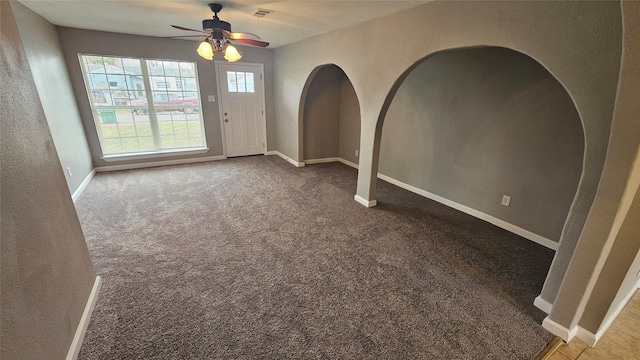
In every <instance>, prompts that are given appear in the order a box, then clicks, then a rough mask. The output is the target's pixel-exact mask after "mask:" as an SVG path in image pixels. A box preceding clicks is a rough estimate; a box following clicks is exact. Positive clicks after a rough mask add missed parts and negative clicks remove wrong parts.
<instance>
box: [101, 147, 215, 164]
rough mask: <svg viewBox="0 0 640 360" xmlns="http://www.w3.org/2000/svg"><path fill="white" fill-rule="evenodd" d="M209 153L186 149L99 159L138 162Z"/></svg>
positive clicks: (119, 155) (108, 156)
mask: <svg viewBox="0 0 640 360" xmlns="http://www.w3.org/2000/svg"><path fill="white" fill-rule="evenodd" d="M208 151H209V148H186V149H177V150H162V151H153V152H143V153H129V154H116V155H105V156H103V157H101V159H102V160H104V161H109V162H110V161H124V160H138V159H140V160H141V159H153V158H163V157H167V156H184V155H196V154H205V153H207V152H208Z"/></svg>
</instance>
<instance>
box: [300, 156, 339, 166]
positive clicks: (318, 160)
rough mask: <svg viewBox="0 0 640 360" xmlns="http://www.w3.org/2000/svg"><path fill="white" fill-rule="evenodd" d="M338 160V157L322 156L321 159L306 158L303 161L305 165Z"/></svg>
mask: <svg viewBox="0 0 640 360" xmlns="http://www.w3.org/2000/svg"><path fill="white" fill-rule="evenodd" d="M338 161H340V158H339V157H330V158H322V159H307V160H305V161H304V163H305V164H306V165H313V164H324V163H330V162H338Z"/></svg>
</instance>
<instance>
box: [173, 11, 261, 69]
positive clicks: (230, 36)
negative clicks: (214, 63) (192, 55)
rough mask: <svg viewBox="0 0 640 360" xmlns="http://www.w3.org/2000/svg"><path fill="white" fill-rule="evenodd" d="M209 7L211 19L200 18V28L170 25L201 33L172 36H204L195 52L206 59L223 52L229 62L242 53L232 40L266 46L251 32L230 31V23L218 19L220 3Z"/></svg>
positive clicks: (237, 58)
mask: <svg viewBox="0 0 640 360" xmlns="http://www.w3.org/2000/svg"><path fill="white" fill-rule="evenodd" d="M209 8H210V9H211V11H213V19H205V20H202V30H195V29H190V28H187V27H184V26H178V25H171V26H172V27H174V28H176V29H180V30H187V31H195V32H198V33H202V34H201V35H186V36H172V37H194V36H198V37H204V38H205V39H204V40H203V41H202V42H201V43H200V45H199V46H198V49H197V50H196V52H197V53H198V55H200V56H202V57H203V58H205V59H207V60H213V56H214V54H215V53H216V52H220V53H223V54H224V58H225V59H226V60H227V61H229V62H234V61H238V60H240V58H241V57H242V54H241V53H240V52H239V51H238V49H236V47H235V46H233V45H232V43H233V42H236V43H240V44H246V45H251V46H258V47H267V46H269V43H268V42H266V41H262V40H261V39H260V37H259V36H258V35H256V34H252V33H236V32H231V24H229V23H228V22H226V21H223V20H220V18H219V17H218V13H219V12H220V10H222V5H221V4H217V3H211V4H209Z"/></svg>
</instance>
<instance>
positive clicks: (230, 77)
mask: <svg viewBox="0 0 640 360" xmlns="http://www.w3.org/2000/svg"><path fill="white" fill-rule="evenodd" d="M227 84H228V86H227V87H228V88H229V92H238V87H237V86H236V73H235V71H227Z"/></svg>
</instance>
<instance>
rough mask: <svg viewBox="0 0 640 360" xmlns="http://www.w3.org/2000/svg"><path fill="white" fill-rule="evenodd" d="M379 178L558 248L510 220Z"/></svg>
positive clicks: (551, 242)
mask: <svg viewBox="0 0 640 360" xmlns="http://www.w3.org/2000/svg"><path fill="white" fill-rule="evenodd" d="M378 178H380V179H382V180H384V181H387V182H389V183H391V184H393V185H396V186H398V187H401V188H403V189H405V190H409V191H411V192H413V193H416V194H418V195H422V196H424V197H426V198H429V199H431V200H433V201H437V202H439V203H441V204H444V205H447V206H449V207H451V208H454V209H456V210H459V211H462V212H463V213H466V214H469V215H471V216H474V217H477V218H478V219H481V220H484V221H486V222H488V223H491V224H493V225H495V226H498V227H501V228H503V229H505V230H507V231H510V232H512V233H514V234H517V235H520V236H522V237H523V238H525V239H529V240H531V241H533V242H535V243H538V244H540V245H542V246H544V247H547V248H549V249H551V250H554V251H556V250H558V243H557V242H555V241H553V240H551V239H547V238H545V237H544V236H541V235H538V234H535V233H532V232H531V231H529V230H525V229H523V228H521V227H518V226H516V225H513V224H510V223H508V222H506V221H504V220H501V219H498V218H496V217H494V216H491V215H489V214H485V213H483V212H480V211H478V210H476V209H472V208H470V207H468V206H465V205H462V204H458V203H457V202H454V201H451V200H449V199H446V198H443V197H442V196H438V195H436V194H433V193H430V192H428V191H426V190H422V189H419V188H417V187H415V186H412V185H409V184H405V183H403V182H401V181H398V180H396V179H394V178H391V177H389V176H387V175H384V174H380V173H378Z"/></svg>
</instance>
